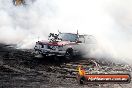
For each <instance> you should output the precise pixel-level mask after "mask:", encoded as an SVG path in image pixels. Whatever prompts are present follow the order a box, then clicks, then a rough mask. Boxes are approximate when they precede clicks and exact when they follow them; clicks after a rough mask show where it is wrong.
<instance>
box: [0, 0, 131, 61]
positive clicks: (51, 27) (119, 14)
mask: <svg viewBox="0 0 132 88" xmlns="http://www.w3.org/2000/svg"><path fill="white" fill-rule="evenodd" d="M26 3H27V5H26V6H17V7H16V6H14V5H13V4H12V0H0V42H1V43H7V44H17V47H18V48H32V47H33V46H34V44H35V42H36V41H38V39H39V40H46V39H47V36H48V34H49V33H50V32H57V31H58V30H60V31H61V32H73V33H76V31H77V29H78V30H79V33H84V34H90V35H93V36H95V37H96V39H97V41H98V48H97V49H96V50H94V51H91V53H90V56H91V57H98V58H102V57H108V58H109V57H111V58H119V59H116V60H123V61H128V62H130V61H132V59H131V57H132V54H131V52H132V35H131V34H132V29H131V28H132V10H131V8H132V6H131V4H132V1H131V0H34V2H31V0H26Z"/></svg>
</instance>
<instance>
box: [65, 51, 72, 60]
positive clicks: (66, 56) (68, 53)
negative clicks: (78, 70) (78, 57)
mask: <svg viewBox="0 0 132 88" xmlns="http://www.w3.org/2000/svg"><path fill="white" fill-rule="evenodd" d="M65 58H66V59H67V60H71V59H72V58H73V51H72V50H67V51H66V53H65Z"/></svg>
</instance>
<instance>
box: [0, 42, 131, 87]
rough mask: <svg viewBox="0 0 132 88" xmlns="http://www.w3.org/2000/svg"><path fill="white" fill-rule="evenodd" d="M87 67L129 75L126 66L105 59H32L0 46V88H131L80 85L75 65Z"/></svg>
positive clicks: (25, 53)
mask: <svg viewBox="0 0 132 88" xmlns="http://www.w3.org/2000/svg"><path fill="white" fill-rule="evenodd" d="M80 64H81V65H83V66H85V67H87V68H90V72H91V73H115V72H118V73H119V72H120V73H122V72H123V73H130V74H131V67H130V66H129V65H128V64H126V63H125V64H122V63H114V62H112V61H108V60H105V59H95V58H77V57H75V58H73V60H70V61H67V60H64V58H63V57H62V58H59V60H54V58H53V57H46V58H41V59H37V58H34V54H33V50H19V49H14V48H13V47H11V46H10V45H5V44H0V88H132V82H130V83H129V84H110V83H108V84H87V85H79V84H78V83H77V80H76V74H77V66H78V65H80Z"/></svg>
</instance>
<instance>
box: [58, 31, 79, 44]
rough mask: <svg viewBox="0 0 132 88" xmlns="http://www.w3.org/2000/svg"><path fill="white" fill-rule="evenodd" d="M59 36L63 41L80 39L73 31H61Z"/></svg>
mask: <svg viewBox="0 0 132 88" xmlns="http://www.w3.org/2000/svg"><path fill="white" fill-rule="evenodd" d="M58 38H60V39H62V40H63V41H71V42H75V41H77V40H78V35H77V34H72V33H60V34H59V36H58Z"/></svg>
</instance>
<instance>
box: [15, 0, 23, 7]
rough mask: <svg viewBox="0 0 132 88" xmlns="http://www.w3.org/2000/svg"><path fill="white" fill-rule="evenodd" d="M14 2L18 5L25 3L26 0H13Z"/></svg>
mask: <svg viewBox="0 0 132 88" xmlns="http://www.w3.org/2000/svg"><path fill="white" fill-rule="evenodd" d="M13 4H14V5H15V6H18V5H22V4H25V1H24V0H13Z"/></svg>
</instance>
